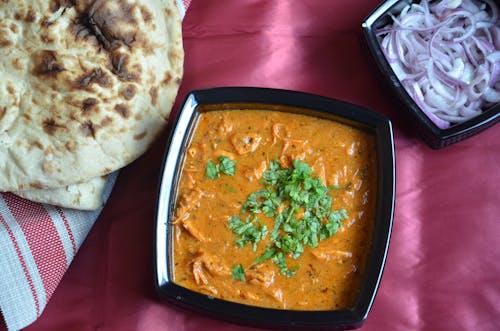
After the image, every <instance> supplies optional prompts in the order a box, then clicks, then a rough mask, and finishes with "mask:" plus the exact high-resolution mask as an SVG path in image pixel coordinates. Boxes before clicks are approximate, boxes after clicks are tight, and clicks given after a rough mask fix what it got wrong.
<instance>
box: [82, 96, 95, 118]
mask: <svg viewBox="0 0 500 331" xmlns="http://www.w3.org/2000/svg"><path fill="white" fill-rule="evenodd" d="M97 104H98V101H97V99H96V98H87V99H85V100H83V101H82V105H81V107H80V108H81V109H82V114H83V115H87V114H89V113H91V112H92V111H93V110H96V108H97Z"/></svg>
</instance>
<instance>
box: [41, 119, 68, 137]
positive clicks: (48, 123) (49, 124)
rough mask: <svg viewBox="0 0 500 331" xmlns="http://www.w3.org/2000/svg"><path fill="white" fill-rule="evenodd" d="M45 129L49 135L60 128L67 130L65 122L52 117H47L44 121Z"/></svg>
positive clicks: (43, 126)
mask: <svg viewBox="0 0 500 331" xmlns="http://www.w3.org/2000/svg"><path fill="white" fill-rule="evenodd" d="M42 128H43V131H45V132H46V133H47V134H48V135H50V136H53V135H55V134H56V132H58V131H60V130H65V129H66V126H65V125H63V124H59V123H57V122H56V121H55V120H54V119H52V118H47V119H45V120H44V121H43V122H42Z"/></svg>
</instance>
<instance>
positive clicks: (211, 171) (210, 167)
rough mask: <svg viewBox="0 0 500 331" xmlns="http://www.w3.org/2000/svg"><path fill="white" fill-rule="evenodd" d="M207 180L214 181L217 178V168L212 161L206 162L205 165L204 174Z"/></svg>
mask: <svg viewBox="0 0 500 331" xmlns="http://www.w3.org/2000/svg"><path fill="white" fill-rule="evenodd" d="M205 174H206V175H207V177H208V178H210V179H216V178H219V167H218V166H217V165H216V164H215V163H213V162H212V161H208V162H207V165H206V172H205Z"/></svg>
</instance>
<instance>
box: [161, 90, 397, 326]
mask: <svg viewBox="0 0 500 331" xmlns="http://www.w3.org/2000/svg"><path fill="white" fill-rule="evenodd" d="M229 103H230V104H233V103H243V104H264V105H278V106H288V107H298V108H303V109H307V110H313V111H317V112H321V113H328V114H332V115H334V116H338V117H340V118H343V119H346V120H348V121H353V122H355V123H361V124H362V125H366V126H367V127H369V128H370V129H371V130H373V132H374V136H375V138H376V140H377V153H378V157H377V163H378V164H377V169H378V174H377V175H378V178H379V180H378V185H377V208H376V216H375V222H376V228H375V231H376V232H377V234H378V235H376V236H374V241H373V247H372V250H371V251H370V253H369V254H370V256H369V257H368V262H367V263H368V265H367V268H366V275H365V277H366V279H365V282H364V284H363V286H362V289H361V293H360V295H359V298H358V300H357V302H356V304H355V305H354V307H353V308H351V309H348V310H325V311H300V310H279V309H271V308H261V307H256V306H249V305H245V304H241V303H234V302H229V301H225V300H221V299H217V298H213V297H211V296H208V295H205V294H201V293H198V292H195V291H191V290H189V289H186V288H184V287H182V286H179V285H177V284H175V283H174V282H173V279H172V278H171V277H170V275H171V266H170V263H169V260H168V259H169V252H172V247H171V246H170V245H171V244H172V243H171V241H170V240H168V237H169V235H170V232H169V226H168V219H169V215H171V212H172V211H173V209H174V208H175V206H174V202H175V192H174V189H173V184H174V183H176V182H177V181H178V178H179V176H180V169H181V167H182V164H181V163H182V162H181V158H182V157H181V150H182V148H183V147H185V146H186V145H187V142H186V141H187V139H188V137H187V136H188V135H189V128H190V126H192V125H193V121H194V118H195V115H196V113H197V111H198V110H199V107H200V106H203V105H211V104H229ZM173 117H174V118H172V119H171V120H170V121H169V128H168V129H167V130H168V132H169V136H168V140H167V141H168V144H167V148H166V151H165V156H164V159H163V165H162V173H161V176H160V184H159V187H158V195H157V196H158V201H157V209H156V222H155V234H154V235H155V244H154V268H155V270H154V277H155V288H156V291H157V293H158V294H159V296H160V298H162V299H165V300H166V301H169V302H171V303H174V304H176V305H178V306H181V307H184V308H187V309H190V310H193V311H198V312H202V313H205V314H208V315H211V316H213V317H216V318H220V319H223V320H227V321H230V322H234V323H237V324H243V325H254V326H263V327H269V328H279V327H287V328H295V329H300V328H311V327H348V328H356V327H359V326H361V325H362V323H363V322H364V320H365V319H366V317H367V315H368V313H369V311H370V309H371V306H372V304H373V301H374V299H375V296H376V293H377V290H378V287H379V284H380V281H381V277H382V274H383V270H384V266H385V262H386V258H387V252H388V248H389V242H390V236H391V231H392V222H393V215H394V203H395V201H394V200H395V158H394V139H393V132H392V125H391V122H390V120H389V119H388V118H386V117H385V116H383V115H381V114H378V113H375V112H373V111H371V110H368V109H365V108H362V107H360V106H356V105H353V104H350V103H346V102H343V101H339V100H335V99H330V98H326V97H322V96H318V95H313V94H309V93H304V92H298V91H290V90H280V89H270V88H256V87H219V88H210V89H202V90H193V91H191V92H190V93H189V94H188V95H187V96H186V98H185V101H184V103H183V106H182V107H181V110H180V111H179V112H178V114H175V115H173ZM167 168H168V169H167Z"/></svg>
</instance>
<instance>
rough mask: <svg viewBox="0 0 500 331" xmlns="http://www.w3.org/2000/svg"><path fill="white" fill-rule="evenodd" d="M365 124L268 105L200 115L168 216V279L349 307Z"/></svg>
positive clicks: (370, 177) (267, 301) (233, 293)
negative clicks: (171, 273)
mask: <svg viewBox="0 0 500 331" xmlns="http://www.w3.org/2000/svg"><path fill="white" fill-rule="evenodd" d="M375 167H376V163H375V146H374V140H373V136H372V135H370V134H368V133H366V132H363V131H361V130H359V129H356V128H353V127H351V126H347V125H345V124H341V123H338V122H334V121H330V120H326V119H319V118H316V117H311V116H306V115H300V114H291V113H286V112H280V111H266V110H251V109H249V110H220V111H210V112H205V113H202V114H201V115H200V118H199V119H198V123H197V125H196V129H195V132H194V136H193V139H192V141H191V143H190V145H189V147H188V149H187V154H186V157H185V161H184V166H183V170H182V175H181V179H180V182H179V191H178V198H177V204H176V210H175V218H174V219H173V224H174V225H175V230H174V281H175V282H176V283H178V284H179V285H182V286H185V287H187V288H190V289H192V290H194V291H199V292H202V293H205V294H207V295H211V296H214V297H218V298H221V299H226V300H231V301H237V302H241V303H245V304H251V305H256V306H263V307H271V308H278V309H300V310H304V309H305V310H311V309H314V310H317V309H323V310H329V309H348V308H351V307H352V306H353V304H354V300H355V299H356V297H357V295H358V294H359V284H360V280H361V277H362V276H363V273H364V269H365V261H366V255H367V253H368V250H369V248H370V246H371V240H372V239H371V238H372V231H373V212H374V206H375V204H374V198H375V197H374V193H375V192H374V187H375V180H376V171H375Z"/></svg>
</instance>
